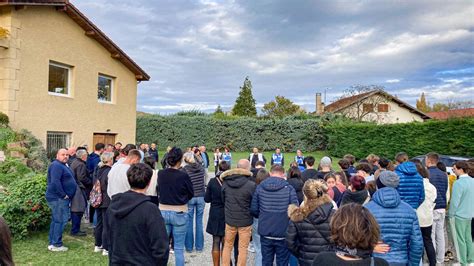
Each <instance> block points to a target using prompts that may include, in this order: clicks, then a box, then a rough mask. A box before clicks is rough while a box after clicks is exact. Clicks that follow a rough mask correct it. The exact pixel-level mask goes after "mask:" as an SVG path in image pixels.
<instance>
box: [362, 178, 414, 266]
mask: <svg viewBox="0 0 474 266" xmlns="http://www.w3.org/2000/svg"><path fill="white" fill-rule="evenodd" d="M399 182H400V178H399V177H398V175H397V174H395V173H394V172H392V171H383V172H382V173H381V174H380V176H379V178H378V179H377V181H376V183H377V188H378V190H377V191H376V192H375V194H374V195H373V198H372V201H370V202H369V203H367V204H366V205H365V207H366V208H367V209H368V210H369V211H370V212H371V213H372V214H373V215H374V217H375V219H376V220H377V222H378V224H379V226H380V235H381V240H382V241H383V243H385V244H387V245H389V247H390V250H389V252H387V253H385V254H381V253H374V256H375V257H379V258H382V259H384V260H386V261H387V262H389V263H390V265H419V264H420V260H421V256H422V254H423V238H422V236H421V231H420V225H419V223H418V217H417V215H416V212H415V210H414V209H413V208H412V207H411V206H410V205H409V204H407V203H406V202H404V201H402V200H401V199H400V195H399V194H398V192H397V190H396V189H395V188H396V187H398V185H399Z"/></svg>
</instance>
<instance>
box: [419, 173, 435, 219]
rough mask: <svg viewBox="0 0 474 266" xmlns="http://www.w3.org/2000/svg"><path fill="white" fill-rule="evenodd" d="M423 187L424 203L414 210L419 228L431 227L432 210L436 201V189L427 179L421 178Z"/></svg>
mask: <svg viewBox="0 0 474 266" xmlns="http://www.w3.org/2000/svg"><path fill="white" fill-rule="evenodd" d="M423 186H424V187H425V201H423V203H422V204H421V205H420V207H418V209H417V210H416V215H417V216H418V221H419V223H420V227H428V226H431V225H433V210H434V207H435V205H436V204H435V200H436V187H435V186H433V185H432V184H431V183H430V181H429V179H428V178H423Z"/></svg>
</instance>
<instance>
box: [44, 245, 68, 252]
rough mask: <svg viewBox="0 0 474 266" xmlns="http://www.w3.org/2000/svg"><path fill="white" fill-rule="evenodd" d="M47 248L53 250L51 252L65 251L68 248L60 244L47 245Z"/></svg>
mask: <svg viewBox="0 0 474 266" xmlns="http://www.w3.org/2000/svg"><path fill="white" fill-rule="evenodd" d="M48 250H49V251H53V252H65V251H67V250H68V248H67V247H65V246H60V247H56V246H48Z"/></svg>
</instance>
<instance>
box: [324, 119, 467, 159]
mask: <svg viewBox="0 0 474 266" xmlns="http://www.w3.org/2000/svg"><path fill="white" fill-rule="evenodd" d="M325 135H327V140H328V144H327V149H328V151H329V153H330V154H331V155H333V156H337V157H342V156H344V154H347V153H351V154H353V155H355V156H356V157H357V158H362V157H365V156H367V155H368V154H370V153H375V154H377V155H380V156H385V157H388V158H394V156H395V154H396V153H398V152H401V151H404V152H406V153H408V155H409V156H417V155H422V154H426V153H428V152H431V151H434V152H437V153H440V154H446V155H458V156H467V157H474V118H468V119H452V120H446V121H429V122H424V123H419V122H414V123H407V124H392V125H375V124H347V125H335V126H328V127H326V128H325Z"/></svg>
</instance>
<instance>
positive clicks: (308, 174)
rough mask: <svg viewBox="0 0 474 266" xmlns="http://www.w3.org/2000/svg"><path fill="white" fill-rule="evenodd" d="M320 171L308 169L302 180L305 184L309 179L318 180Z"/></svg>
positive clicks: (304, 172)
mask: <svg viewBox="0 0 474 266" xmlns="http://www.w3.org/2000/svg"><path fill="white" fill-rule="evenodd" d="M317 174H318V171H317V170H315V169H306V170H304V171H303V172H302V173H301V178H302V179H303V182H306V181H308V179H316V176H317Z"/></svg>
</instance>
